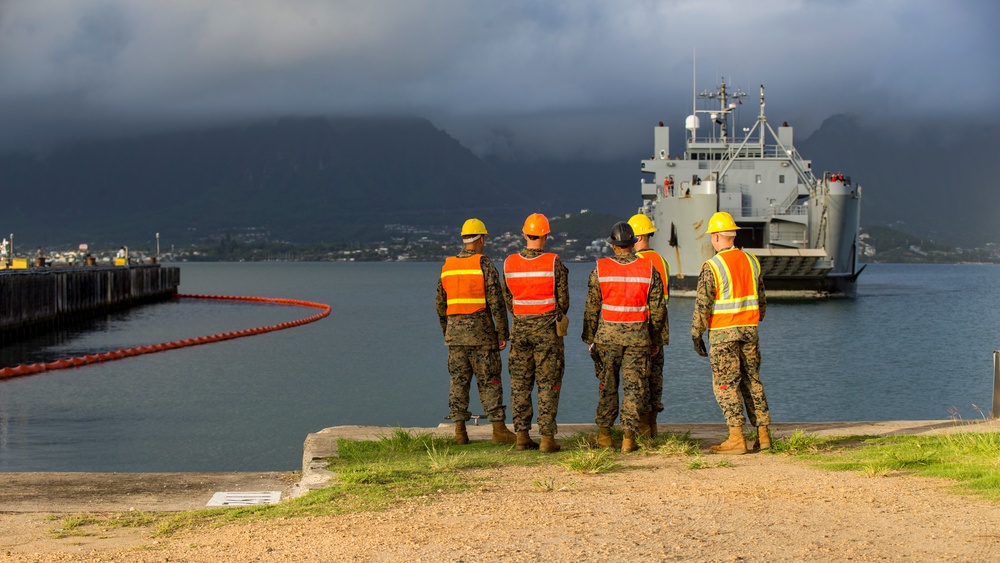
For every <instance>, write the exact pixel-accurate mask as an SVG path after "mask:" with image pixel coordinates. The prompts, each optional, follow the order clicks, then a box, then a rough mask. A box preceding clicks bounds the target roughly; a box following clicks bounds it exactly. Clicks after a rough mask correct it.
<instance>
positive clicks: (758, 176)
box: [757, 174, 760, 184]
mask: <svg viewBox="0 0 1000 563" xmlns="http://www.w3.org/2000/svg"><path fill="white" fill-rule="evenodd" d="M757 183H758V184H759V183H760V174H757Z"/></svg>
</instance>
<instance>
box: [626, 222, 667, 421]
mask: <svg viewBox="0 0 1000 563" xmlns="http://www.w3.org/2000/svg"><path fill="white" fill-rule="evenodd" d="M628 224H629V226H631V227H632V231H633V232H634V233H635V236H636V239H638V240H637V241H636V243H635V253H636V255H637V256H639V258H644V259H646V260H649V261H651V262H652V263H653V267H655V268H656V271H657V272H659V274H660V279H661V280H662V281H663V300H664V301H666V302H667V305H668V308H669V304H670V284H669V279H668V278H669V276H670V264H668V263H667V261H666V260H665V259H664V258H663V257H662V256H660V254H659V253H658V252H656V251H655V250H653V249H652V248H650V246H649V241H650V239H651V238H652V237H653V235H654V234H655V233H656V227H655V226H654V225H653V222H652V221H651V220H650V219H649V217H647V216H646V215H644V214H642V213H637V214H635V215H633V216H632V217H631V218H630V219H629V220H628ZM667 344H669V342H668V341H667V340H666V339H664V341H663V346H661V347H660V350H659V352H658V353H656V354H654V355H653V356H652V357H651V358H650V365H649V409H650V410H649V412H648V413H647V415H646V416H647V418H645V419H643V421H642V423H641V424H640V428H639V432H640V434H643V433H648V435H649V436H650V437H653V438H655V437H656V435H657V427H656V417H657V416H658V415H659V413H661V412H663V365H664V354H663V350H664V347H666V346H667ZM647 425H648V427H649V428H648V429H646V428H645V426H647Z"/></svg>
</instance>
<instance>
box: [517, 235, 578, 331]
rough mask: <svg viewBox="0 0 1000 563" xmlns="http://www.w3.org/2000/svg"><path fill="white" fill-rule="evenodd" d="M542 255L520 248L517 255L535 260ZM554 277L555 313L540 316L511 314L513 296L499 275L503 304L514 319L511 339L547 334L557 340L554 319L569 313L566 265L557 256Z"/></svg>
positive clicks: (541, 251) (534, 250) (531, 249)
mask: <svg viewBox="0 0 1000 563" xmlns="http://www.w3.org/2000/svg"><path fill="white" fill-rule="evenodd" d="M544 253H545V251H544V250H541V249H538V248H522V249H521V252H520V253H519V254H520V255H521V256H523V257H525V258H528V259H531V258H537V257H539V256H541V255H542V254H544ZM555 276H556V280H555V281H556V310H555V311H553V312H551V313H545V314H542V315H515V314H513V311H514V296H513V294H512V293H511V292H510V288H509V287H507V278H505V277H502V275H501V277H502V280H503V298H504V303H505V304H506V305H507V310H509V311H511V316H512V317H514V326H513V328H512V329H511V339H516V338H518V337H529V336H541V335H548V334H551V335H552V338H558V337H557V336H556V317H557V316H565V315H566V312H567V311H569V269H568V268H566V265H565V264H563V263H562V261H561V260H559V257H558V256H556V263H555Z"/></svg>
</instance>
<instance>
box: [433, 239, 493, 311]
mask: <svg viewBox="0 0 1000 563" xmlns="http://www.w3.org/2000/svg"><path fill="white" fill-rule="evenodd" d="M482 258H483V255H482V254H473V255H472V256H469V257H468V258H459V257H458V256H449V257H448V258H446V259H445V261H444V266H442V267H441V285H443V286H444V292H445V295H447V296H448V310H447V314H449V315H470V314H472V313H476V312H478V311H482V310H483V309H485V308H486V281H485V278H484V277H483V267H482V263H481V260H482Z"/></svg>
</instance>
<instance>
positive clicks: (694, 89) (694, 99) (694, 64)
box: [691, 49, 698, 115]
mask: <svg viewBox="0 0 1000 563" xmlns="http://www.w3.org/2000/svg"><path fill="white" fill-rule="evenodd" d="M691 69H692V73H693V75H692V76H691V115H695V114H697V113H698V54H697V52H696V51H695V50H694V49H692V50H691Z"/></svg>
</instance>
